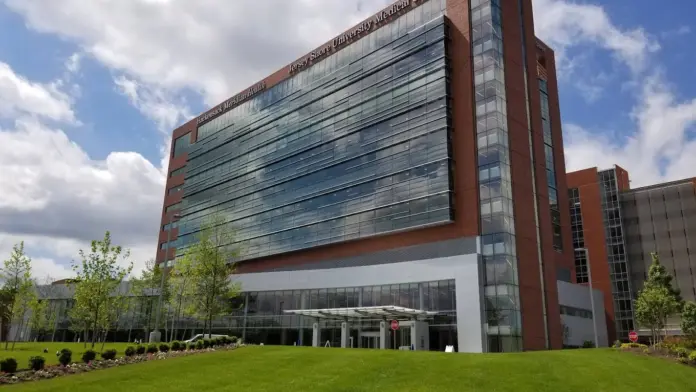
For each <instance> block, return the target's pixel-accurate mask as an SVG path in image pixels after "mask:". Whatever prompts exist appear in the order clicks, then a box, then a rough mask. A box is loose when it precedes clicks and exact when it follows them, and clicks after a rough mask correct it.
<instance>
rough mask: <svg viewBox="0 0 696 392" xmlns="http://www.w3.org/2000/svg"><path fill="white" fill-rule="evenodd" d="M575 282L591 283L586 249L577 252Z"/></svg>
mask: <svg viewBox="0 0 696 392" xmlns="http://www.w3.org/2000/svg"><path fill="white" fill-rule="evenodd" d="M575 282H577V283H587V282H589V273H588V271H587V253H586V252H585V250H584V249H583V250H576V251H575Z"/></svg>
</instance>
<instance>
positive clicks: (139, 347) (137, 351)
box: [135, 344, 146, 355]
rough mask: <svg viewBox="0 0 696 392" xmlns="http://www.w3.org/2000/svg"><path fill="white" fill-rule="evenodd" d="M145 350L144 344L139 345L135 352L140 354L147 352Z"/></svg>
mask: <svg viewBox="0 0 696 392" xmlns="http://www.w3.org/2000/svg"><path fill="white" fill-rule="evenodd" d="M145 351H146V347H145V346H143V345H142V344H141V345H139V346H138V347H137V348H136V349H135V352H136V353H138V355H143V354H145Z"/></svg>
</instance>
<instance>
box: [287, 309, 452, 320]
mask: <svg viewBox="0 0 696 392" xmlns="http://www.w3.org/2000/svg"><path fill="white" fill-rule="evenodd" d="M284 312H285V313H287V314H295V315H298V316H308V317H316V318H324V319H338V320H343V319H370V318H371V319H377V318H385V319H386V318H388V319H398V318H401V319H413V318H419V319H422V318H429V317H433V316H435V315H437V314H438V313H439V312H433V311H428V310H419V309H411V308H405V307H402V306H361V307H357V308H328V309H295V310H285V311H284Z"/></svg>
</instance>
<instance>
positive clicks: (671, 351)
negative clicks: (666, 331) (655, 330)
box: [614, 338, 696, 367]
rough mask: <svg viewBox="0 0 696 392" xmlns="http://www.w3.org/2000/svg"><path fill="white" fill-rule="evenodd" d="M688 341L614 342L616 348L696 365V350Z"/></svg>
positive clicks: (668, 339)
mask: <svg viewBox="0 0 696 392" xmlns="http://www.w3.org/2000/svg"><path fill="white" fill-rule="evenodd" d="M691 347H693V345H691V344H690V343H689V342H688V341H687V342H686V343H683V342H681V341H680V340H679V339H674V338H672V339H670V338H667V339H665V341H663V342H660V343H657V344H654V345H652V346H647V345H645V344H638V343H622V344H620V343H619V342H617V343H615V344H614V348H616V349H619V350H621V351H627V352H632V353H634V354H638V355H648V356H651V357H659V358H664V359H668V360H672V361H676V362H679V363H681V364H684V365H689V366H693V367H696V350H692V349H691Z"/></svg>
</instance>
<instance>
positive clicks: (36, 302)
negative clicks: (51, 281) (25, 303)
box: [29, 296, 51, 335]
mask: <svg viewBox="0 0 696 392" xmlns="http://www.w3.org/2000/svg"><path fill="white" fill-rule="evenodd" d="M29 309H31V315H30V316H29V327H31V329H32V331H35V332H36V333H37V335H43V334H44V333H45V332H46V331H47V330H48V329H49V326H50V325H51V320H50V319H49V318H50V309H49V307H48V301H46V300H41V299H39V298H38V296H35V297H34V298H32V300H31V302H30V303H29Z"/></svg>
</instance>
